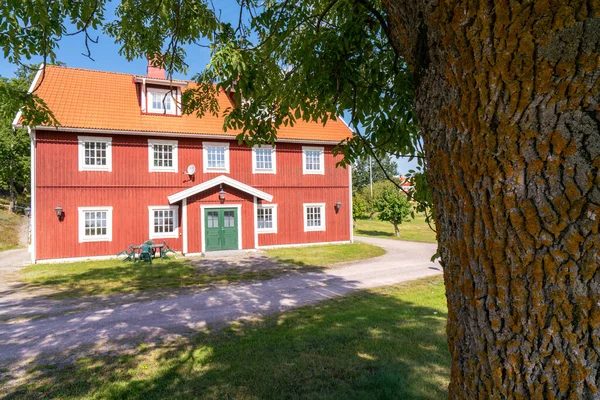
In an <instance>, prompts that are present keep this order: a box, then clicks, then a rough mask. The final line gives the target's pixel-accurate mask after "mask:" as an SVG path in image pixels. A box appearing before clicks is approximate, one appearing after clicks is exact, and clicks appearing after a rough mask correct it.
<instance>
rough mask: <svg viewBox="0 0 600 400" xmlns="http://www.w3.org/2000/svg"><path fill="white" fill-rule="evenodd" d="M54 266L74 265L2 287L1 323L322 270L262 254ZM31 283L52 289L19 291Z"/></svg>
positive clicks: (31, 284)
mask: <svg viewBox="0 0 600 400" xmlns="http://www.w3.org/2000/svg"><path fill="white" fill-rule="evenodd" d="M85 264H90V263H89V262H88V263H85ZM36 268H37V267H36ZM51 268H65V269H69V268H73V269H72V270H64V271H62V272H61V271H60V270H59V271H53V273H55V274H56V275H50V276H47V275H44V274H43V273H40V276H36V275H35V274H34V273H28V274H29V276H28V275H27V274H26V275H25V278H26V283H19V284H13V285H12V286H11V288H10V289H6V290H2V291H1V292H0V323H2V322H7V321H21V320H23V319H30V318H33V319H38V318H43V317H47V316H53V315H62V314H65V313H66V312H69V311H71V312H75V311H82V310H85V309H89V308H90V307H93V308H98V307H113V306H117V305H119V304H123V302H130V301H131V302H140V301H150V300H156V299H160V298H169V297H175V296H178V295H180V294H182V290H188V289H189V290H194V291H196V290H206V289H211V288H214V287H215V285H220V284H228V283H252V282H259V281H265V280H269V279H271V278H274V277H276V276H279V275H282V274H304V273H309V272H318V271H322V270H323V268H321V267H316V266H312V265H307V264H305V263H302V262H295V260H276V259H273V258H270V257H266V256H262V255H256V256H251V257H243V258H240V259H213V258H210V259H207V258H198V259H188V260H162V261H160V260H155V261H154V262H153V263H152V264H149V263H142V264H137V263H131V262H123V261H119V260H113V261H110V262H106V261H103V262H98V263H96V264H95V265H94V266H93V267H91V268H86V269H85V270H83V271H78V270H77V268H79V267H78V266H74V265H73V266H71V265H69V264H61V265H57V266H51ZM31 289H33V290H36V289H49V290H50V292H48V291H42V292H39V293H37V292H35V291H34V292H32V293H36V294H34V295H27V296H24V297H22V298H20V297H19V296H15V294H16V293H18V292H24V293H26V292H28V291H31ZM8 296H13V298H11V299H9V298H8Z"/></svg>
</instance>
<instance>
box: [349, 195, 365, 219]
mask: <svg viewBox="0 0 600 400" xmlns="http://www.w3.org/2000/svg"><path fill="white" fill-rule="evenodd" d="M366 212H367V203H366V201H365V199H364V198H363V195H362V194H361V193H358V192H355V193H353V194H352V220H353V221H354V222H355V223H356V220H357V219H359V218H362V217H364V215H365V213H366Z"/></svg>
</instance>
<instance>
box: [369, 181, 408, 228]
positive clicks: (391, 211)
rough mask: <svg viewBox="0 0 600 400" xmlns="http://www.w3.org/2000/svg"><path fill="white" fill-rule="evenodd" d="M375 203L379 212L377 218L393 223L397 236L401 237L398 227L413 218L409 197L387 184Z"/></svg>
mask: <svg viewBox="0 0 600 400" xmlns="http://www.w3.org/2000/svg"><path fill="white" fill-rule="evenodd" d="M386 183H387V182H386ZM375 202H376V203H375V204H376V206H377V211H378V212H379V214H378V215H377V218H379V219H380V220H381V221H388V222H391V223H392V225H394V233H395V235H396V236H400V231H399V230H398V225H400V224H401V223H402V222H404V221H406V220H408V218H409V217H410V216H411V205H410V202H409V201H408V197H407V196H406V195H405V194H404V193H402V192H400V191H399V190H398V188H396V187H395V186H392V185H389V184H387V185H386V186H385V187H384V188H383V190H382V192H381V194H379V196H378V197H377V198H376V200H375Z"/></svg>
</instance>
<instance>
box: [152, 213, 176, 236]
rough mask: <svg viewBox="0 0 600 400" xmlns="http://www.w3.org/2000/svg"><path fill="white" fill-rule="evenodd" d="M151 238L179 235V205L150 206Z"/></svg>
mask: <svg viewBox="0 0 600 400" xmlns="http://www.w3.org/2000/svg"><path fill="white" fill-rule="evenodd" d="M148 226H149V227H150V232H149V237H150V239H163V238H178V237H179V206H149V207H148Z"/></svg>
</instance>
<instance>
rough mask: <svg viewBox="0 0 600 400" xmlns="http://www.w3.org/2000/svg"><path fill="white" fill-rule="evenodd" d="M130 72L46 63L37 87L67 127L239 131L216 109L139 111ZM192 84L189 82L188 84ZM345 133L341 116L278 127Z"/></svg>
mask: <svg viewBox="0 0 600 400" xmlns="http://www.w3.org/2000/svg"><path fill="white" fill-rule="evenodd" d="M133 78H134V76H133V75H130V74H123V73H115V72H105V71H93V70H85V69H78V68H68V67H59V66H50V65H49V66H47V67H46V72H45V76H44V81H43V82H42V84H41V85H40V87H39V88H38V90H37V92H36V93H37V94H38V95H39V96H40V97H41V98H42V99H44V101H45V102H46V104H47V105H48V107H50V109H51V110H52V112H53V113H54V116H55V117H56V119H57V120H58V121H59V123H60V125H61V126H62V127H67V128H84V129H102V130H117V131H119V130H122V131H139V132H165V133H177V134H191V135H203V134H204V135H223V136H231V135H236V134H238V133H239V131H236V130H228V131H227V132H225V131H224V130H223V121H224V119H223V117H222V116H221V115H219V116H217V117H215V116H213V115H209V114H207V115H205V116H204V117H202V118H197V117H196V116H195V115H183V116H178V117H174V116H165V115H150V114H142V113H141V110H140V105H139V103H138V95H137V92H136V85H135V83H134V80H133ZM193 85H194V83H193V82H190V83H189V86H188V87H193ZM217 100H218V102H219V106H220V110H221V111H222V110H224V109H226V108H227V107H230V106H231V103H230V101H229V99H228V98H227V96H226V95H225V94H224V93H220V94H219V96H218V98H217ZM350 135H351V131H350V129H349V128H348V127H347V126H346V124H345V123H344V122H343V121H342V120H341V119H340V118H338V119H337V120H336V121H329V122H328V123H327V124H326V125H325V126H323V125H322V124H320V123H316V122H304V121H298V122H297V123H296V124H295V125H294V127H290V126H288V127H281V128H280V129H279V131H278V133H277V137H278V138H280V139H292V140H309V141H336V142H339V141H342V140H344V139H345V138H347V137H349V136H350Z"/></svg>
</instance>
